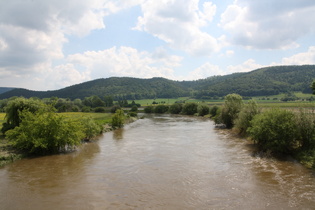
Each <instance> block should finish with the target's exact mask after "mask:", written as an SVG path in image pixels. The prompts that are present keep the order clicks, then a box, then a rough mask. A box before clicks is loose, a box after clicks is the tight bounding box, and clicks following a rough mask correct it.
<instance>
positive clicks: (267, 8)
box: [220, 0, 315, 49]
mask: <svg viewBox="0 0 315 210" xmlns="http://www.w3.org/2000/svg"><path fill="white" fill-rule="evenodd" d="M313 19H315V2H314V1H313V0H302V1H296V0H278V1H274V0H265V1H252V0H235V1H234V4H232V5H230V6H228V8H227V9H226V11H225V12H224V13H223V14H222V15H221V22H220V26H221V27H222V28H223V29H225V30H226V31H228V32H229V33H230V35H231V38H230V41H231V43H232V44H236V45H242V46H246V47H249V48H259V49H287V48H296V47H298V44H297V43H296V41H297V40H298V39H299V38H301V37H303V36H305V35H306V34H310V33H314V30H315V25H314V23H313V21H311V20H313Z"/></svg>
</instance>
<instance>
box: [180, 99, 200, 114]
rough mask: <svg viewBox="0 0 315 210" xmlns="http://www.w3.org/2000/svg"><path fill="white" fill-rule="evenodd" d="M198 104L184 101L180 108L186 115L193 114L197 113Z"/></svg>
mask: <svg viewBox="0 0 315 210" xmlns="http://www.w3.org/2000/svg"><path fill="white" fill-rule="evenodd" d="M197 108H198V104H197V103H194V102H189V103H185V104H184V106H183V109H182V113H183V114H186V115H194V114H195V113H197V112H198V111H197Z"/></svg>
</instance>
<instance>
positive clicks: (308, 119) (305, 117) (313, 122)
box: [295, 109, 315, 151]
mask: <svg viewBox="0 0 315 210" xmlns="http://www.w3.org/2000/svg"><path fill="white" fill-rule="evenodd" d="M295 116H296V119H295V122H296V128H297V139H298V141H299V144H300V145H301V150H303V151H311V150H315V119H314V113H310V112H307V110H303V109H300V111H299V112H298V113H296V114H295Z"/></svg>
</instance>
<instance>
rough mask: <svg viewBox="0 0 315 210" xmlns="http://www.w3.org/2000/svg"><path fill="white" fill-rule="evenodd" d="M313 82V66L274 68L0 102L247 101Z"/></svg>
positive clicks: (124, 80) (94, 86)
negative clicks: (242, 98) (243, 98)
mask: <svg viewBox="0 0 315 210" xmlns="http://www.w3.org/2000/svg"><path fill="white" fill-rule="evenodd" d="M313 78H315V65H304V66H274V67H266V68H261V69H257V70H254V71H251V72H246V73H234V74H230V75H224V76H213V77H209V78H206V79H200V80H196V81H173V80H168V79H165V78H152V79H139V78H130V77H121V78H118V77H112V78H106V79H97V80H93V81H89V82H84V83H81V84H77V85H73V86H70V87H66V88H63V89H60V90H54V91H30V90H26V89H13V90H11V91H7V92H5V93H3V94H0V99H5V98H10V97H12V96H23V97H25V98H30V97H38V98H51V97H58V98H69V99H71V100H74V99H77V98H78V99H81V100H83V99H84V98H85V97H90V96H92V95H96V96H98V97H103V96H104V95H108V96H112V97H113V99H114V100H115V101H117V100H139V99H154V98H178V97H193V98H198V99H210V98H217V97H223V96H225V95H227V94H229V93H237V94H239V95H242V96H247V97H253V96H269V95H277V94H280V93H287V92H303V93H311V92H312V90H311V88H310V84H311V83H312V80H313Z"/></svg>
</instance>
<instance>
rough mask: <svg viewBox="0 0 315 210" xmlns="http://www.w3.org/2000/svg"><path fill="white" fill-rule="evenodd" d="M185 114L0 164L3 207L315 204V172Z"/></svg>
mask: <svg viewBox="0 0 315 210" xmlns="http://www.w3.org/2000/svg"><path fill="white" fill-rule="evenodd" d="M253 154H254V151H253V148H252V147H251V146H250V144H249V143H248V142H247V141H245V140H243V139H238V138H235V137H232V136H231V135H230V134H228V132H226V131H223V130H215V128H214V124H213V122H211V121H209V120H205V119H201V118H195V117H186V116H170V115H161V116H148V117H146V118H145V119H141V120H138V121H136V122H134V123H132V124H129V125H127V126H125V128H123V129H119V130H116V131H113V132H108V133H105V134H104V135H103V136H102V137H101V138H100V139H99V140H98V141H96V142H95V143H89V144H85V145H84V146H83V147H81V148H80V149H79V151H77V152H73V153H70V154H64V155H54V156H46V157H39V158H32V159H23V160H20V161H16V162H14V163H12V164H10V165H7V166H5V167H3V168H0V209H290V208H291V209H315V175H314V173H313V172H312V171H310V170H308V169H306V168H304V167H303V166H301V165H300V164H298V163H296V162H294V161H279V160H274V159H266V158H260V157H258V156H256V155H253Z"/></svg>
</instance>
